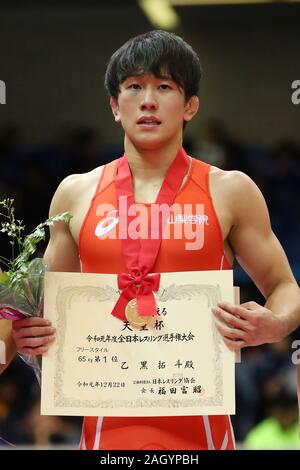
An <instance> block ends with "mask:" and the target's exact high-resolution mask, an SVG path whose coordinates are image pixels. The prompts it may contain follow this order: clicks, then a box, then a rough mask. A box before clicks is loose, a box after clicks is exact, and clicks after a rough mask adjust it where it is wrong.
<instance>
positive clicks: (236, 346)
mask: <svg viewBox="0 0 300 470" xmlns="http://www.w3.org/2000/svg"><path fill="white" fill-rule="evenodd" d="M223 341H224V343H225V344H226V346H227V347H228V349H230V351H233V352H235V351H239V350H240V349H241V348H244V347H245V346H246V343H245V342H244V341H234V340H232V339H230V338H223Z"/></svg>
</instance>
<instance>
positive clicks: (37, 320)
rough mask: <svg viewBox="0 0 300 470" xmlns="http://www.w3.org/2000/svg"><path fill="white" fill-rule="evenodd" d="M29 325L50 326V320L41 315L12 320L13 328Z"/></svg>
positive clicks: (17, 328)
mask: <svg viewBox="0 0 300 470" xmlns="http://www.w3.org/2000/svg"><path fill="white" fill-rule="evenodd" d="M31 326H51V322H50V321H49V320H46V318H41V317H27V318H22V320H15V321H14V322H13V329H14V330H19V329H20V328H28V327H31Z"/></svg>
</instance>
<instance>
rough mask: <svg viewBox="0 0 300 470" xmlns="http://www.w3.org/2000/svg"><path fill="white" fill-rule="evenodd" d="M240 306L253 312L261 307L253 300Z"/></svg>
mask: <svg viewBox="0 0 300 470" xmlns="http://www.w3.org/2000/svg"><path fill="white" fill-rule="evenodd" d="M240 306H241V307H244V308H247V309H251V310H253V309H255V308H258V307H260V305H259V304H258V303H256V302H254V301H253V300H251V301H250V302H243V303H242V304H241V305H240Z"/></svg>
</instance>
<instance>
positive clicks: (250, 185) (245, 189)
mask: <svg viewBox="0 0 300 470" xmlns="http://www.w3.org/2000/svg"><path fill="white" fill-rule="evenodd" d="M210 182H211V191H212V193H213V194H217V195H218V196H217V197H218V199H219V200H222V201H226V205H227V207H228V209H229V210H230V212H231V214H232V216H233V220H234V222H237V221H238V219H239V220H241V219H244V218H250V216H251V215H252V216H253V217H254V216H255V217H259V216H260V215H261V216H262V217H263V218H264V219H265V220H267V219H268V209H267V205H266V202H265V199H264V196H263V194H262V193H261V191H260V189H259V188H258V186H257V185H256V183H255V182H254V181H253V180H252V179H251V178H250V177H249V176H248V175H246V174H245V173H243V172H241V171H236V170H233V171H225V170H221V169H220V168H217V167H214V166H212V167H211V172H210Z"/></svg>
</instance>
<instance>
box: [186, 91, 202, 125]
mask: <svg viewBox="0 0 300 470" xmlns="http://www.w3.org/2000/svg"><path fill="white" fill-rule="evenodd" d="M199 105H200V103H199V98H198V96H196V95H194V96H192V97H191V98H190V99H189V100H188V101H187V102H186V104H185V108H184V115H183V119H184V121H190V120H191V119H193V117H194V116H195V114H197V112H198V110H199Z"/></svg>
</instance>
